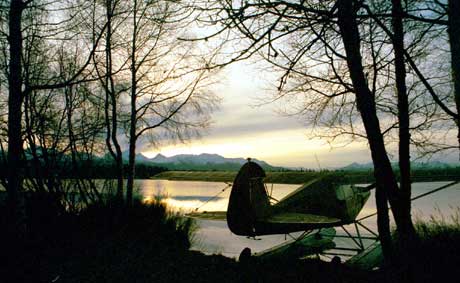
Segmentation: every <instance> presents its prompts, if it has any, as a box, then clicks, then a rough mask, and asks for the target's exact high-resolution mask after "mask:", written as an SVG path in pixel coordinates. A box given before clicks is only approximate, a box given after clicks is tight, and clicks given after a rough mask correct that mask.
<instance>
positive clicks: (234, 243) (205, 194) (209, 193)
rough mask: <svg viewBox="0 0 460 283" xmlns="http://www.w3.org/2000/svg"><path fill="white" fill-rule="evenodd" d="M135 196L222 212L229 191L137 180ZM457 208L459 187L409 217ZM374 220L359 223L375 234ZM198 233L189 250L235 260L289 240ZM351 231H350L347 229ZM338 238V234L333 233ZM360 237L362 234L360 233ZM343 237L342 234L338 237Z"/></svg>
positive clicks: (419, 189)
mask: <svg viewBox="0 0 460 283" xmlns="http://www.w3.org/2000/svg"><path fill="white" fill-rule="evenodd" d="M448 183H449V182H426V183H415V184H414V185H413V196H417V195H420V194H423V193H425V192H428V191H430V190H432V189H435V188H437V187H440V186H442V185H445V184H448ZM137 185H138V188H139V192H140V193H141V195H142V196H143V198H144V199H145V200H149V199H152V198H155V197H156V196H158V195H162V196H163V198H164V199H165V201H166V202H167V203H168V205H170V206H172V207H174V208H175V209H178V210H181V211H183V212H190V211H194V210H196V209H198V211H225V210H226V209H227V204H228V198H229V195H230V190H231V187H229V186H228V185H227V184H225V183H220V182H192V181H166V180H138V181H137ZM297 187H299V185H285V184H274V185H271V184H268V185H267V188H268V191H269V192H270V191H271V192H272V196H273V197H274V198H276V199H281V198H282V197H284V196H285V195H287V194H289V193H290V192H291V191H293V190H294V189H296V188H297ZM459 206H460V184H457V185H454V186H452V187H449V188H447V189H445V190H442V191H439V192H436V193H434V194H432V195H429V196H427V197H424V198H421V199H418V200H415V201H414V202H413V209H412V214H413V216H414V218H421V219H429V218H430V217H431V216H435V217H437V218H440V217H444V218H445V219H446V220H447V221H449V220H450V218H451V216H453V215H455V214H456V213H458V207H459ZM375 211H376V210H375V200H374V195H373V194H372V195H371V197H370V198H369V200H368V202H367V203H366V205H365V206H364V208H363V210H362V211H361V213H360V215H359V216H358V218H359V217H363V216H366V215H369V214H372V213H374V212H375ZM375 221H376V218H375V217H371V218H369V219H367V220H365V221H364V222H363V223H364V224H365V225H366V226H367V227H369V228H370V229H371V230H373V231H376V224H375ZM197 224H198V231H197V232H196V235H195V239H194V241H193V246H192V249H195V250H200V251H202V252H205V253H221V254H223V255H226V256H231V257H237V256H238V255H239V253H240V252H241V250H242V249H243V248H245V247H250V248H251V250H252V251H253V252H258V251H262V250H265V249H267V248H270V247H273V246H274V245H277V244H280V243H282V242H284V241H286V240H289V239H290V238H289V237H288V236H285V235H270V236H263V237H259V238H258V240H253V239H247V238H246V237H240V236H236V235H234V234H232V233H231V232H230V230H229V229H228V227H227V223H226V222H225V221H209V220H206V221H205V220H198V221H197ZM348 228H349V229H351V228H352V227H348ZM337 233H338V234H339V233H340V231H338V232H337ZM361 233H364V231H361ZM342 234H343V233H342ZM336 243H337V244H340V245H342V246H343V245H344V244H345V245H346V244H347V243H346V241H344V240H343V239H337V240H336Z"/></svg>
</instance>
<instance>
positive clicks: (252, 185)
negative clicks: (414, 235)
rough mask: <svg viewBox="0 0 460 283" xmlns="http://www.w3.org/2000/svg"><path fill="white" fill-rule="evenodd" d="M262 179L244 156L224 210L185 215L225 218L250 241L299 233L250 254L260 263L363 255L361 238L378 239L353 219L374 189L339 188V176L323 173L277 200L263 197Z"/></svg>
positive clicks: (367, 187)
mask: <svg viewBox="0 0 460 283" xmlns="http://www.w3.org/2000/svg"><path fill="white" fill-rule="evenodd" d="M265 176H266V174H265V172H264V170H263V169H262V167H260V166H259V165H258V164H257V163H255V162H253V161H251V159H249V158H248V161H247V162H246V163H245V164H244V165H243V166H242V167H241V169H240V170H239V172H238V174H237V175H236V177H235V179H234V181H233V185H232V189H231V193H230V199H229V203H228V208H227V211H213V212H200V213H197V212H196V213H191V214H189V216H191V217H195V218H200V219H208V220H226V221H227V224H228V227H229V229H230V230H231V231H232V232H233V233H234V234H236V235H239V236H246V237H250V238H253V239H256V237H257V236H263V235H272V234H286V235H291V233H293V232H302V234H301V235H300V236H297V237H292V241H288V243H284V244H282V245H280V246H276V247H273V248H271V249H268V250H266V251H263V252H260V253H257V254H254V255H255V256H257V257H258V258H260V259H270V258H276V257H280V256H282V257H286V256H294V257H305V256H311V255H319V254H325V252H326V251H328V250H332V249H334V250H335V251H336V252H335V253H329V255H330V256H337V255H349V253H347V254H340V253H338V252H337V250H339V251H346V252H350V251H354V252H357V253H361V254H363V252H364V251H365V249H366V248H365V246H364V244H363V239H367V240H373V241H374V242H377V241H378V235H377V233H375V232H373V231H372V230H371V229H369V228H367V227H366V226H365V225H363V224H362V223H361V222H360V221H358V220H357V219H356V217H357V216H358V214H359V213H360V211H361V210H362V208H363V206H364V205H365V203H366V202H367V200H368V199H369V196H370V190H371V189H373V188H374V185H370V186H364V187H361V186H355V185H350V184H344V183H343V182H341V181H340V180H339V179H338V178H336V177H332V176H327V175H326V176H323V177H321V178H318V179H314V180H312V181H310V182H308V183H306V184H304V185H302V186H301V187H299V188H298V189H296V190H294V191H293V192H291V193H290V194H288V195H287V196H286V197H284V198H283V199H281V200H279V201H278V200H276V199H274V198H273V197H272V196H271V195H270V194H269V193H268V190H267V187H266V185H265V183H264V178H265ZM349 224H354V228H355V229H356V231H355V232H356V233H355V234H354V235H353V234H352V233H350V232H349V231H348V230H347V229H346V228H345V225H349ZM358 226H361V227H362V228H364V229H365V230H368V232H370V233H367V235H368V236H363V235H361V233H360V231H359V229H358ZM334 227H340V228H342V229H343V230H344V231H345V233H344V234H343V235H337V234H336V230H335V229H334ZM338 236H340V237H346V238H349V239H351V241H352V242H353V243H354V244H356V246H357V248H350V247H344V248H340V247H337V246H336V244H335V243H334V241H333V239H334V238H335V237H338ZM374 246H375V247H374V248H373V250H372V251H373V253H376V254H377V257H378V245H374ZM376 247H377V252H375V250H376ZM243 255H244V256H247V255H248V249H245V250H243V252H242V253H241V255H240V258H241V257H242V256H243ZM249 255H250V251H249ZM355 260H356V257H355Z"/></svg>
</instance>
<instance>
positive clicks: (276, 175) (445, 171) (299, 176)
mask: <svg viewBox="0 0 460 283" xmlns="http://www.w3.org/2000/svg"><path fill="white" fill-rule="evenodd" d="M236 173H237V172H234V171H164V172H160V173H159V174H157V175H155V176H152V179H164V180H174V181H207V182H233V180H234V178H235V176H236ZM266 174H267V177H266V178H265V182H266V183H275V184H303V183H307V182H309V181H311V180H313V179H315V178H319V177H321V176H324V175H332V176H336V177H338V178H341V179H342V180H343V182H345V183H350V184H366V183H373V182H375V178H374V172H373V170H321V171H314V170H302V171H294V170H292V171H288V170H285V171H282V172H273V171H268V172H266ZM459 179H460V167H451V168H442V169H419V170H412V180H413V181H414V182H428V181H454V180H459Z"/></svg>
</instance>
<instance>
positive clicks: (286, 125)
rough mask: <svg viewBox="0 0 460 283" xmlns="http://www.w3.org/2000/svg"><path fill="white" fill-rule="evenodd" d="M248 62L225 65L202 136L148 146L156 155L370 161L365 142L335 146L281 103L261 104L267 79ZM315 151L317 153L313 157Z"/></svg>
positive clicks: (318, 163) (320, 163) (284, 162)
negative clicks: (215, 106) (214, 106)
mask: <svg viewBox="0 0 460 283" xmlns="http://www.w3.org/2000/svg"><path fill="white" fill-rule="evenodd" d="M258 74H260V73H259V72H258V71H257V70H255V69H254V68H253V67H250V66H248V64H243V63H238V64H235V65H232V66H230V67H228V68H226V69H225V70H224V71H223V73H222V74H221V76H222V77H223V80H222V82H221V83H219V85H216V88H215V90H216V92H217V93H219V94H220V96H221V97H222V99H223V100H222V104H221V107H220V109H219V110H218V111H216V112H214V113H213V124H212V126H211V128H210V129H209V131H208V132H207V133H205V134H204V135H203V137H202V138H201V139H198V140H193V141H191V142H189V143H187V144H179V145H174V146H164V147H162V148H161V149H159V150H156V149H154V148H148V147H147V148H144V149H143V150H142V153H143V154H144V155H146V156H148V157H153V156H155V155H156V154H158V153H159V152H161V153H162V154H163V155H166V156H171V155H175V154H200V153H217V154H220V155H222V156H225V157H244V158H246V157H253V158H257V159H261V160H264V161H267V162H268V163H270V164H272V165H278V166H295V167H307V168H318V167H321V168H323V167H339V166H345V165H348V164H349V163H352V162H361V163H363V162H369V161H370V155H369V152H368V149H367V146H366V144H365V143H361V144H359V143H356V144H351V145H348V146H346V147H340V148H334V149H331V147H330V145H328V144H327V142H326V141H321V140H318V139H311V138H310V137H309V136H308V132H309V131H308V129H307V128H306V127H305V126H304V125H302V123H301V122H300V120H299V119H298V117H297V118H296V117H286V116H283V115H281V114H279V113H278V112H279V111H276V110H277V108H278V109H279V107H282V106H283V105H280V104H279V103H276V102H275V103H273V104H269V105H262V106H257V104H259V105H260V104H261V102H262V99H263V98H265V99H267V98H268V97H269V96H268V95H269V94H267V92H268V91H267V89H266V88H267V87H268V86H267V81H266V80H265V78H260V77H258ZM315 155H316V156H315Z"/></svg>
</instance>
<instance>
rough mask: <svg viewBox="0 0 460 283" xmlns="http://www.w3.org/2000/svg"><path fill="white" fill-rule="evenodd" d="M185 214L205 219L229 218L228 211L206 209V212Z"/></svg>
mask: <svg viewBox="0 0 460 283" xmlns="http://www.w3.org/2000/svg"><path fill="white" fill-rule="evenodd" d="M185 216H187V217H191V218H197V219H203V220H222V221H225V220H227V211H204V212H193V213H189V214H186V215H185Z"/></svg>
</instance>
